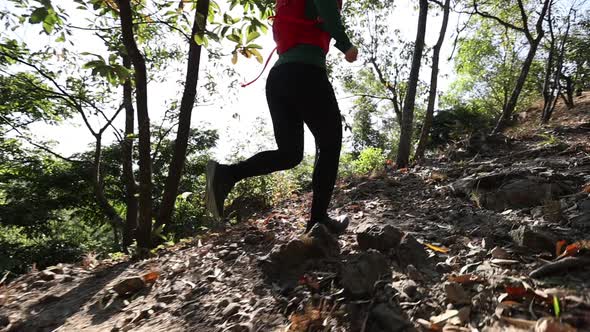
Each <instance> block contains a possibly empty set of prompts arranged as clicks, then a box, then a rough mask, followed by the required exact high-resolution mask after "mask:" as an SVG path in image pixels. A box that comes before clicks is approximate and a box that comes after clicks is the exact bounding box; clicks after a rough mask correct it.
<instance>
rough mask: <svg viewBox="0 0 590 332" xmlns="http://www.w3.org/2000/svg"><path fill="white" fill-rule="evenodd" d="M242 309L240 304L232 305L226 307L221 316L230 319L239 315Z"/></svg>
mask: <svg viewBox="0 0 590 332" xmlns="http://www.w3.org/2000/svg"><path fill="white" fill-rule="evenodd" d="M240 309H241V306H240V304H239V303H230V304H228V305H227V306H226V307H225V309H223V311H222V312H221V315H222V316H223V318H229V317H231V316H233V315H235V314H237V313H238V312H239V311H240Z"/></svg>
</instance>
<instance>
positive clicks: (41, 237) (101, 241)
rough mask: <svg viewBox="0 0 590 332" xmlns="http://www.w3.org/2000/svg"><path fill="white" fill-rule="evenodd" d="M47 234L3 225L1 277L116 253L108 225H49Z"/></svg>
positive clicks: (0, 234) (79, 222)
mask: <svg viewBox="0 0 590 332" xmlns="http://www.w3.org/2000/svg"><path fill="white" fill-rule="evenodd" d="M46 228H47V229H46V231H45V232H44V233H43V234H38V235H32V234H31V233H30V232H28V231H27V229H26V228H23V227H18V226H2V225H0V252H2V255H0V274H3V273H5V272H6V271H10V272H12V273H14V274H19V273H23V272H26V271H27V270H28V269H29V268H31V267H32V266H33V264H34V265H35V266H36V267H37V268H39V269H42V268H45V267H47V266H51V265H55V264H57V263H74V262H77V261H79V260H80V259H81V257H82V255H83V254H85V253H88V252H96V253H98V254H105V253H107V252H110V251H113V247H112V243H113V241H112V235H111V234H110V233H109V227H108V226H104V225H103V226H98V227H97V226H95V225H93V224H91V223H86V222H84V221H82V220H76V219H71V217H68V219H67V220H66V221H59V222H58V221H53V222H49V223H48V225H47V227H46Z"/></svg>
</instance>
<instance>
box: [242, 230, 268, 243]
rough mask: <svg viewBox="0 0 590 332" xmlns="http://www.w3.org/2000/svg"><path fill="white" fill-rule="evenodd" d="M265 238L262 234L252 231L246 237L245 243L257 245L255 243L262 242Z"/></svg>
mask: <svg viewBox="0 0 590 332" xmlns="http://www.w3.org/2000/svg"><path fill="white" fill-rule="evenodd" d="M263 238H264V237H263V236H261V235H260V234H255V233H250V234H247V235H246V236H245V237H244V243H246V244H250V245H255V244H258V243H260V242H261V241H262V240H263Z"/></svg>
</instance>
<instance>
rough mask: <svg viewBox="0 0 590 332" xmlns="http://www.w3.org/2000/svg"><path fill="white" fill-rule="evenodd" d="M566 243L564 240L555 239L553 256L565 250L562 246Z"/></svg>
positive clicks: (557, 255)
mask: <svg viewBox="0 0 590 332" xmlns="http://www.w3.org/2000/svg"><path fill="white" fill-rule="evenodd" d="M566 244H567V241H566V240H561V241H557V243H556V244H555V257H559V256H560V255H561V254H562V253H563V251H564V250H565V249H564V248H563V247H564V246H565V245H566Z"/></svg>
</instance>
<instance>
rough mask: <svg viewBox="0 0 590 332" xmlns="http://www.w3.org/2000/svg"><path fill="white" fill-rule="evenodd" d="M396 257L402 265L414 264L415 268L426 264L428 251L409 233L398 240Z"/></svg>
mask: <svg viewBox="0 0 590 332" xmlns="http://www.w3.org/2000/svg"><path fill="white" fill-rule="evenodd" d="M398 258H399V261H400V264H401V265H402V266H403V267H407V266H408V265H410V264H411V265H414V266H415V267H417V268H420V267H423V266H426V265H427V264H428V253H427V252H426V250H425V249H424V246H423V245H421V244H420V243H418V241H417V240H416V239H415V238H414V237H413V236H412V235H410V234H405V235H404V236H403V237H402V239H401V242H400V245H399V249H398Z"/></svg>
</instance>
